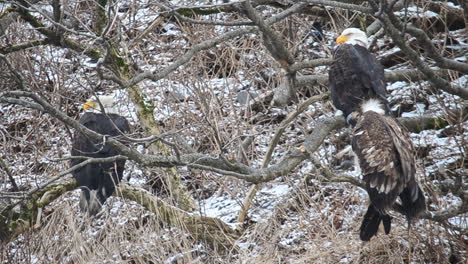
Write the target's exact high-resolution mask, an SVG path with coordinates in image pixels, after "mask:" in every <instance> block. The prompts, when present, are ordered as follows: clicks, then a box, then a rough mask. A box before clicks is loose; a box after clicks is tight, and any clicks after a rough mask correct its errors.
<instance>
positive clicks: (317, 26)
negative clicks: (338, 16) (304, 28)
mask: <svg viewBox="0 0 468 264" xmlns="http://www.w3.org/2000/svg"><path fill="white" fill-rule="evenodd" d="M309 35H310V36H311V37H312V39H313V40H314V41H317V42H318V41H322V40H323V29H322V24H321V23H320V22H318V21H315V22H314V23H313V24H312V28H311V29H310V33H309Z"/></svg>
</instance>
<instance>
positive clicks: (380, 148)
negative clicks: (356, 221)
mask: <svg viewBox="0 0 468 264" xmlns="http://www.w3.org/2000/svg"><path fill="white" fill-rule="evenodd" d="M350 119H353V120H354V121H353V122H354V123H356V126H355V127H354V131H353V135H352V136H353V138H352V148H353V151H354V153H355V155H356V157H357V159H358V160H359V167H360V169H361V173H362V175H363V178H364V181H365V183H366V190H367V192H368V194H369V197H370V205H369V207H368V209H367V212H366V214H365V216H364V219H363V221H362V224H361V229H360V238H361V239H362V240H363V241H368V240H370V239H371V238H372V237H373V236H374V235H376V234H377V231H378V229H379V226H380V223H381V222H383V226H384V230H385V233H386V234H388V233H389V232H390V228H391V217H390V216H389V215H388V212H389V210H391V209H392V208H393V206H394V204H395V203H396V200H397V198H398V197H400V200H401V205H399V204H398V205H397V206H400V209H401V211H402V212H403V214H404V215H405V216H406V219H407V220H408V227H409V226H410V225H411V220H412V219H414V218H415V217H417V216H418V215H420V214H421V213H423V212H424V211H425V209H426V202H425V198H424V194H423V193H422V191H421V188H420V187H419V185H418V183H417V182H416V176H415V174H416V158H415V157H416V154H415V150H414V147H413V144H412V142H411V139H410V137H409V134H408V132H407V131H406V130H405V129H404V128H403V127H402V126H401V125H400V124H399V123H398V121H397V120H396V119H394V118H393V117H391V116H388V115H385V108H384V107H383V105H382V104H381V101H379V100H377V99H370V100H368V101H366V102H364V103H363V104H362V105H361V106H360V109H359V111H355V112H353V113H351V114H350Z"/></svg>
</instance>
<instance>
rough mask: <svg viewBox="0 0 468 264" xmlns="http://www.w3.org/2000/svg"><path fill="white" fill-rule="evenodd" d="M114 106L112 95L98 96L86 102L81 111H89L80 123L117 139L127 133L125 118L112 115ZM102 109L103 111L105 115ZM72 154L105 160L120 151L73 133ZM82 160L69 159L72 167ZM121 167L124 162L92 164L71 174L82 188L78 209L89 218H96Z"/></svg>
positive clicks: (120, 176)
mask: <svg viewBox="0 0 468 264" xmlns="http://www.w3.org/2000/svg"><path fill="white" fill-rule="evenodd" d="M114 105H115V101H114V98H113V97H111V96H98V97H97V100H91V101H89V102H86V103H85V104H84V105H83V108H84V109H85V110H86V111H88V112H86V113H84V114H83V116H82V117H81V118H80V121H79V122H80V124H81V125H83V126H85V127H87V128H88V129H90V130H93V131H94V132H97V133H99V134H102V135H106V136H109V137H119V136H122V135H123V134H125V133H128V132H130V125H129V123H128V121H127V119H126V118H124V117H122V116H120V115H118V114H116V113H115V109H114ZM101 106H102V109H101ZM101 110H104V112H102V111H101ZM71 155H72V156H85V157H89V158H108V157H113V156H116V155H119V152H118V150H117V149H115V148H113V147H111V146H109V145H108V144H107V143H106V142H105V141H104V142H103V141H97V140H94V139H90V138H88V137H86V136H85V135H83V134H81V133H80V132H79V131H76V132H75V134H74V137H73V146H72V150H71ZM83 161H84V159H72V161H71V166H75V165H77V164H79V163H81V162H83ZM124 168H125V160H118V161H115V162H105V163H91V164H87V165H85V166H84V167H81V168H79V169H77V170H75V171H73V173H72V174H73V176H74V177H75V179H76V180H77V182H78V185H79V186H80V188H81V198H80V208H81V210H82V211H86V212H88V213H89V215H96V214H97V213H98V212H99V211H100V209H101V206H102V204H103V203H104V202H105V201H106V199H107V198H109V197H110V196H111V195H112V193H113V192H114V190H115V186H116V185H117V184H118V183H119V182H120V180H121V179H122V176H123V171H124Z"/></svg>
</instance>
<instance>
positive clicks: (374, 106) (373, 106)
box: [361, 99, 385, 115]
mask: <svg viewBox="0 0 468 264" xmlns="http://www.w3.org/2000/svg"><path fill="white" fill-rule="evenodd" d="M361 110H362V112H363V113H365V112H367V111H374V112H376V113H378V114H381V115H383V114H385V110H384V108H383V105H382V103H381V102H380V101H379V100H377V99H369V100H367V101H365V102H364V103H362V105H361Z"/></svg>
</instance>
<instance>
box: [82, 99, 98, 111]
mask: <svg viewBox="0 0 468 264" xmlns="http://www.w3.org/2000/svg"><path fill="white" fill-rule="evenodd" d="M94 107H96V104H95V103H93V102H91V101H88V102H86V103H85V104H84V105H83V109H84V110H88V109H89V108H94Z"/></svg>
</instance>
